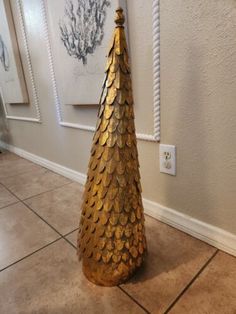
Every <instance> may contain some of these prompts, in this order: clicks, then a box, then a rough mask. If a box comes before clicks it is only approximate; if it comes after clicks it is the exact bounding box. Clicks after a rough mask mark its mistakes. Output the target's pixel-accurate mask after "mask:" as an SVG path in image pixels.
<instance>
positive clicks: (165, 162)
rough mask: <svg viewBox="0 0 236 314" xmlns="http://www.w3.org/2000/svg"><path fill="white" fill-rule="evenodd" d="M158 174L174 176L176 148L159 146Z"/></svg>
mask: <svg viewBox="0 0 236 314" xmlns="http://www.w3.org/2000/svg"><path fill="white" fill-rule="evenodd" d="M160 172H163V173H167V174H170V175H172V176H175V175H176V148H175V146H173V145H164V144H160Z"/></svg>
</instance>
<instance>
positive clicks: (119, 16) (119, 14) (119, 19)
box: [115, 7, 125, 27]
mask: <svg viewBox="0 0 236 314" xmlns="http://www.w3.org/2000/svg"><path fill="white" fill-rule="evenodd" d="M115 23H116V25H117V26H118V27H119V26H123V25H124V23H125V17H124V13H123V9H122V8H121V7H119V8H118V9H117V10H116V15H115Z"/></svg>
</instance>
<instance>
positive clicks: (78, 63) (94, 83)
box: [45, 0, 126, 124]
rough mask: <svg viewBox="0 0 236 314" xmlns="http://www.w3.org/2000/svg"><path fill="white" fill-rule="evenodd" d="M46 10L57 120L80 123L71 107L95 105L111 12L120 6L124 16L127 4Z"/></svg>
mask: <svg viewBox="0 0 236 314" xmlns="http://www.w3.org/2000/svg"><path fill="white" fill-rule="evenodd" d="M45 6H46V14H47V22H48V30H49V42H50V48H51V57H52V59H53V70H54V73H55V80H56V87H57V88H56V90H57V93H58V97H57V98H55V99H56V104H57V105H58V106H60V107H61V109H60V112H61V113H62V115H63V119H62V118H60V120H63V121H70V122H71V123H72V122H73V123H80V122H81V123H82V114H83V113H81V112H80V108H78V107H77V108H78V110H75V108H76V107H74V106H79V105H81V106H82V105H83V106H85V105H86V106H87V105H89V106H90V105H98V100H99V97H100V92H101V91H100V86H101V85H102V82H103V80H104V65H105V63H106V58H105V56H106V53H107V47H108V45H109V42H110V38H111V36H112V31H113V25H114V21H113V16H114V12H115V10H116V9H117V7H118V6H122V7H123V8H124V12H125V14H126V0H50V1H45ZM88 91H89V92H88ZM67 105H72V106H73V107H72V106H67ZM90 107H92V106H90ZM81 109H82V108H81ZM80 119H81V120H80ZM88 123H89V124H91V123H94V120H93V121H92V120H91V121H88Z"/></svg>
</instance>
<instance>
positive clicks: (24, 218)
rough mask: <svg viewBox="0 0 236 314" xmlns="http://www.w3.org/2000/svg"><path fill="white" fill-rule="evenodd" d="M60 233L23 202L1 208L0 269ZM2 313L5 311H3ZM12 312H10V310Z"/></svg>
mask: <svg viewBox="0 0 236 314" xmlns="http://www.w3.org/2000/svg"><path fill="white" fill-rule="evenodd" d="M58 237H59V235H58V234H57V233H56V232H55V231H53V230H52V229H51V228H50V227H49V226H48V225H47V224H45V223H44V222H43V221H42V220H41V219H40V218H39V217H37V216H36V215H35V214H34V213H33V212H31V211H30V210H29V209H28V208H27V207H26V206H25V205H23V204H22V203H17V204H14V205H11V206H8V207H5V208H2V209H1V210H0V270H1V269H3V268H5V267H7V266H8V265H10V264H12V263H14V262H16V261H17V260H19V259H21V258H23V257H24V256H26V255H28V254H30V253H32V252H34V251H35V250H37V249H39V248H41V247H43V246H44V245H46V244H48V243H50V242H52V241H53V240H55V239H57V238H58ZM0 313H4V312H1V311H0ZM8 313H10V312H8Z"/></svg>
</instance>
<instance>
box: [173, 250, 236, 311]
mask: <svg viewBox="0 0 236 314" xmlns="http://www.w3.org/2000/svg"><path fill="white" fill-rule="evenodd" d="M170 313H172V314H189V313H191V314H205V313H206V314H208V313H209V314H235V313H236V258H235V257H233V256H230V255H227V254H225V253H223V252H219V253H217V255H216V256H215V257H214V258H213V260H212V261H211V263H210V264H209V265H208V266H207V267H206V268H205V270H204V271H203V272H202V274H201V275H200V276H199V277H198V278H197V279H196V281H195V282H194V283H193V285H192V286H191V287H190V288H189V289H188V290H187V291H186V293H185V294H184V295H183V296H182V298H181V299H180V300H179V302H178V303H177V304H176V305H175V306H174V307H173V309H172V310H171V311H170Z"/></svg>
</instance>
